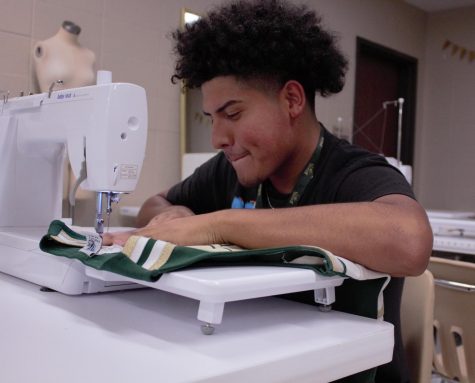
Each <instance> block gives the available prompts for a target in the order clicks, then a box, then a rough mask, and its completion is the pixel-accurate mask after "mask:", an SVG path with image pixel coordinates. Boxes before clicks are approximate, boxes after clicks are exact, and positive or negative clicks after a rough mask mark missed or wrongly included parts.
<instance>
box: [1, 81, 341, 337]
mask: <svg viewBox="0 0 475 383" xmlns="http://www.w3.org/2000/svg"><path fill="white" fill-rule="evenodd" d="M53 85H54V84H53ZM53 85H52V87H51V89H50V91H49V92H48V93H42V94H37V95H32V96H26V97H19V98H13V99H8V100H7V99H4V102H3V103H2V104H1V106H0V148H1V152H0V164H1V165H0V166H1V171H0V196H1V197H0V271H1V272H4V273H7V274H10V275H13V276H15V277H18V278H22V279H25V280H27V281H30V282H33V283H36V284H38V285H41V286H45V287H47V288H50V289H53V290H56V291H59V292H62V293H65V294H71V295H75V294H83V293H95V292H103V291H111V290H123V289H128V288H136V287H142V286H148V287H153V288H156V289H160V290H165V291H168V292H173V293H175V294H179V295H183V296H186V297H189V298H193V299H197V300H199V301H200V306H199V310H198V319H200V320H202V321H204V322H206V323H207V324H208V325H207V326H208V327H205V329H204V331H205V332H208V333H209V332H212V327H211V326H210V325H209V324H217V323H221V320H222V316H223V309H224V304H225V302H228V301H236V300H243V299H249V298H257V297H264V296H271V295H277V294H284V293H291V292H296V291H304V290H314V291H315V300H316V301H317V302H319V303H321V304H323V305H325V306H326V307H329V305H331V304H332V303H333V302H334V300H335V292H334V288H335V287H336V286H339V285H341V284H342V283H343V279H344V278H342V277H337V276H335V277H330V278H329V277H322V276H320V275H317V274H316V273H315V272H313V271H311V270H305V269H295V268H292V269H290V268H282V267H229V268H223V267H220V268H204V269H196V270H184V271H179V272H174V273H169V274H166V275H164V276H163V277H162V278H161V279H160V280H158V281H157V282H155V283H146V282H141V281H137V280H133V279H130V278H125V277H122V276H120V275H117V274H113V273H108V272H101V271H97V270H94V269H91V268H89V267H86V266H84V265H83V264H81V263H80V262H78V261H75V260H71V259H67V258H63V257H57V256H53V255H50V254H46V253H43V252H41V250H40V249H39V240H40V239H41V237H42V236H43V235H44V234H45V233H46V231H47V227H48V225H49V223H50V222H51V221H52V220H53V219H58V218H61V202H62V199H63V166H64V162H65V155H66V148H67V151H68V154H69V160H70V162H71V166H72V169H73V172H74V174H75V175H76V177H77V178H78V179H79V180H83V183H82V184H81V186H82V187H83V188H85V189H87V190H92V191H95V192H97V209H96V217H95V220H96V221H95V229H96V231H97V232H99V233H101V232H102V230H103V223H104V218H103V210H104V209H103V196H105V197H106V199H107V208H106V209H105V211H106V212H107V213H109V212H110V210H111V202H113V201H116V200H117V198H118V196H119V195H120V193H127V192H132V191H133V190H134V189H135V187H136V184H137V180H138V177H139V174H140V170H141V167H142V161H143V158H144V153H145V142H146V134H147V106H146V105H147V103H146V96H145V91H144V89H143V88H141V87H139V86H136V85H132V84H114V83H110V82H109V83H101V84H98V85H95V86H89V87H84V88H76V89H68V90H61V91H53ZM91 223H92V219H91ZM137 283H140V285H138V284H137Z"/></svg>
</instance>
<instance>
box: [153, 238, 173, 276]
mask: <svg viewBox="0 0 475 383" xmlns="http://www.w3.org/2000/svg"><path fill="white" fill-rule="evenodd" d="M174 249H175V245H173V244H171V243H167V244H166V245H165V246H164V247H163V249H162V251H161V252H160V256H159V257H158V259H157V260H156V261H155V262H154V263H153V265H152V266H150V268H149V270H158V269H159V268H160V267H162V266H163V265H164V264H165V263H167V262H168V260H169V259H170V256H171V255H172V253H173V250H174ZM152 251H153V250H152Z"/></svg>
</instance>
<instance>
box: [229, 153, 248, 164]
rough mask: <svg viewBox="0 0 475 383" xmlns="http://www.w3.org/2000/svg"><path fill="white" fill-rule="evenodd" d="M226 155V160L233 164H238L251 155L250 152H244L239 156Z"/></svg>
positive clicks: (233, 154)
mask: <svg viewBox="0 0 475 383" xmlns="http://www.w3.org/2000/svg"><path fill="white" fill-rule="evenodd" d="M225 155H226V158H227V159H228V161H229V162H231V163H233V162H236V161H238V160H240V159H241V158H244V157H246V156H247V155H249V152H244V153H238V154H235V153H225Z"/></svg>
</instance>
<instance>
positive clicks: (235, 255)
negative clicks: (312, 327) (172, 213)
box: [40, 220, 345, 282]
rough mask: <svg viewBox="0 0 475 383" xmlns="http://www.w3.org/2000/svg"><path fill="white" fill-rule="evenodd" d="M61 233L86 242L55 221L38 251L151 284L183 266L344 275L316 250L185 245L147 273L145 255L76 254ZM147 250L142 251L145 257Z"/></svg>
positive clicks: (149, 245)
mask: <svg viewBox="0 0 475 383" xmlns="http://www.w3.org/2000/svg"><path fill="white" fill-rule="evenodd" d="M62 230H64V231H65V232H66V233H67V234H68V235H70V236H71V237H73V238H75V239H79V240H85V239H86V237H85V236H84V235H81V234H79V233H76V232H74V231H72V230H71V229H70V228H68V227H67V226H66V225H65V224H64V223H63V222H61V221H58V220H55V221H53V222H52V223H51V224H50V226H49V229H48V233H47V234H46V235H45V236H44V237H43V238H42V239H41V241H40V249H41V250H42V251H44V252H46V253H49V254H54V255H58V256H63V257H67V258H72V259H77V260H79V261H81V262H82V263H84V264H85V265H87V266H90V267H92V268H94V269H97V270H105V271H110V272H113V273H116V274H120V275H124V276H127V277H131V278H134V279H140V280H143V281H149V282H153V281H156V280H158V279H159V278H160V276H161V275H162V274H163V273H168V272H171V271H175V270H180V269H183V268H185V267H203V266H231V265H234V266H237V265H253V266H285V267H298V268H308V269H311V270H314V271H316V272H317V273H319V274H321V275H326V276H334V275H340V276H345V274H343V273H339V272H336V271H334V270H333V268H332V266H331V262H328V261H327V255H326V254H325V253H323V252H321V251H319V250H318V249H316V248H312V247H305V246H291V247H278V248H268V249H257V250H241V251H237V252H229V251H225V252H207V251H203V250H199V249H194V248H190V247H186V246H176V247H175V248H174V250H173V253H172V255H171V257H170V259H169V260H168V262H166V264H165V265H164V266H163V267H161V268H160V269H159V270H147V269H144V268H143V267H141V265H142V264H143V263H144V262H145V259H144V256H143V255H142V257H140V260H139V262H138V263H139V264H137V263H135V262H133V261H131V260H130V259H129V257H127V256H126V255H125V254H123V253H122V252H117V253H110V254H102V255H100V256H95V257H89V256H87V255H86V254H84V253H82V252H80V251H79V248H78V247H72V246H68V245H65V244H63V243H60V242H58V241H57V240H55V239H54V238H52V236H56V235H58V234H59V233H60V232H61V231H62ZM155 242H156V241H154V240H153V239H151V240H149V243H148V244H147V247H146V249H147V248H148V250H149V248H150V247H152V246H153V244H154V243H155ZM146 252H147V251H144V254H145V253H146ZM304 255H307V256H313V257H318V258H321V259H323V263H322V265H302V264H291V263H288V262H291V261H292V260H294V259H295V258H298V257H301V256H304Z"/></svg>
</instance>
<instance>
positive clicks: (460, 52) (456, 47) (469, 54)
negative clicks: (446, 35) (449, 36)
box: [442, 40, 475, 63]
mask: <svg viewBox="0 0 475 383" xmlns="http://www.w3.org/2000/svg"><path fill="white" fill-rule="evenodd" d="M442 50H443V51H449V52H450V54H451V55H452V56H458V57H459V58H460V60H464V59H465V58H466V59H467V60H468V62H469V63H472V62H474V61H475V50H472V49H469V48H467V47H464V46H462V45H460V44H457V43H454V42H453V41H450V40H445V41H444V43H443V44H442Z"/></svg>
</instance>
